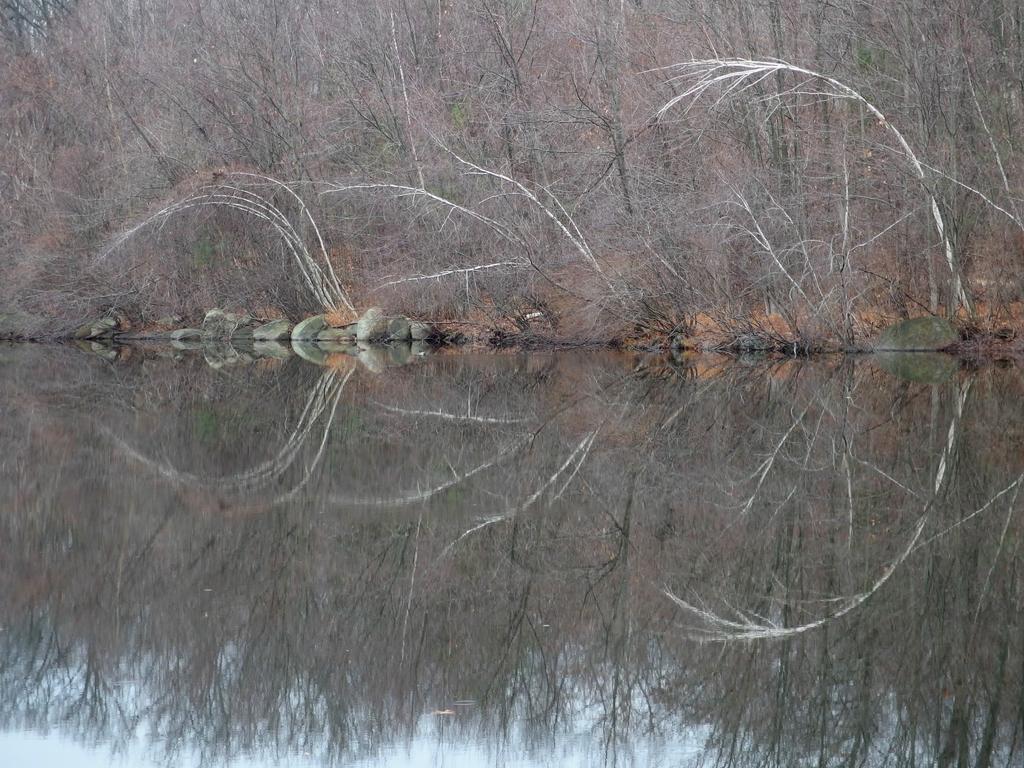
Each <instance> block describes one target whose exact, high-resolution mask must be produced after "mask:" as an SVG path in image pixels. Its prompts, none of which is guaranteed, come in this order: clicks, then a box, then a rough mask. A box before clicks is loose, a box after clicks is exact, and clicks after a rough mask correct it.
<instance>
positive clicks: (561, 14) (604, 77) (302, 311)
mask: <svg viewBox="0 0 1024 768" xmlns="http://www.w3.org/2000/svg"><path fill="white" fill-rule="evenodd" d="M16 5H17V7H18V8H19V13H20V15H16V16H12V15H10V14H6V15H5V14H0V35H2V36H3V37H4V38H5V44H4V45H3V46H0V104H2V105H3V109H2V110H0V269H2V273H3V276H4V279H3V281H2V283H0V333H2V334H4V335H6V336H18V337H25V338H39V337H58V336H66V335H68V334H69V333H71V332H73V330H74V329H76V328H77V327H78V326H80V325H81V324H83V323H86V322H91V321H94V320H95V319H97V318H100V317H117V318H120V320H119V322H121V323H122V324H123V325H124V326H130V327H131V328H133V329H138V328H142V329H148V328H155V327H170V326H172V325H174V324H176V323H180V324H185V325H194V324H196V323H199V322H201V320H202V319H203V316H204V314H205V312H206V311H207V310H209V309H211V308H213V307H224V308H226V309H229V310H232V311H238V312H245V313H248V314H251V315H252V316H254V317H261V318H264V319H271V318H274V317H287V318H288V319H290V320H291V321H292V322H298V321H299V320H301V319H303V318H305V317H309V316H311V315H315V314H319V313H328V314H330V313H334V312H338V313H351V312H356V311H362V310H364V309H366V308H368V307H373V306H381V307H383V308H384V309H385V310H386V311H388V312H390V313H395V314H402V315H405V316H408V317H414V318H418V319H424V320H427V321H430V322H432V323H434V324H435V325H437V326H439V327H445V328H451V329H453V330H456V331H458V332H461V333H463V334H464V335H465V336H467V337H468V338H472V339H482V340H486V339H495V340H497V341H499V342H500V343H503V344H508V343H534V344H535V343H539V342H538V340H547V341H558V342H560V343H569V344H573V343H583V342H594V341H600V342H609V343H611V342H614V343H621V344H627V345H636V346H644V345H647V346H664V347H669V346H671V345H672V344H673V343H675V344H677V345H679V344H682V345H685V344H690V343H692V344H696V345H700V346H706V347H715V348H718V347H734V348H736V349H741V350H742V349H744V348H747V347H757V348H765V347H767V348H769V349H772V350H776V351H780V352H785V353H788V354H804V353H811V352H815V351H822V350H829V349H854V348H859V347H861V346H862V345H864V344H866V343H867V342H869V341H870V339H871V338H872V336H873V334H874V333H876V332H877V329H878V328H880V327H882V326H884V325H885V324H887V323H888V322H889V321H891V320H894V319H898V318H902V317H909V316H920V315H925V314H934V315H938V316H947V317H951V318H955V319H956V320H957V322H958V324H959V326H960V327H961V328H962V330H963V336H964V340H966V341H968V342H970V343H974V344H975V346H977V347H978V348H979V349H984V348H985V347H986V346H991V345H993V344H996V345H998V344H1003V345H1004V346H1007V345H1009V346H1012V345H1013V342H1012V340H1010V341H1007V340H1006V339H1002V338H1001V336H1004V337H1005V336H1008V335H1011V336H1012V335H1013V334H1014V333H1015V332H1016V330H1018V329H1020V328H1021V327H1022V325H1021V324H1020V323H1019V322H1018V320H1019V317H1018V315H1019V312H1018V307H1019V303H1020V301H1021V298H1022V296H1021V291H1020V285H1021V278H1022V276H1024V256H1022V254H1024V251H1022V244H1024V218H1022V216H1021V213H1020V211H1021V202H1020V201H1021V200H1024V188H1022V186H1021V184H1022V179H1024V162H1022V157H1024V155H1022V154H1021V151H1020V150H1021V147H1020V146H1019V144H1020V136H1019V132H1018V131H1016V129H1015V126H1017V125H1020V124H1021V122H1022V118H1024V102H1022V101H1021V99H1020V98H1019V93H1020V92H1021V91H1022V90H1024V55H1022V52H1024V42H1022V41H1024V19H1022V18H1021V16H1020V15H1019V14H1017V13H1015V12H1011V10H1009V9H1008V8H1004V7H1003V4H998V3H995V4H993V3H987V2H981V1H980V0H977V1H976V2H975V1H973V0H972V2H969V3H967V5H966V6H965V5H964V4H963V3H962V2H957V3H952V2H951V0H950V2H946V1H945V0H941V1H940V2H939V3H932V2H929V3H925V2H923V0H922V1H921V2H918V0H913V1H911V2H901V3H887V4H877V5H876V6H872V7H870V8H868V7H861V6H857V8H856V9H853V8H852V6H851V7H847V6H846V4H843V3H838V4H828V5H825V6H823V5H822V4H820V3H818V2H812V0H770V2H767V3H762V4H757V5H754V6H752V5H751V4H750V3H749V2H746V1H745V0H727V2H722V3H713V4H707V3H694V2H690V1H689V0H654V1H653V2H645V3H642V4H631V3H620V4H616V3H608V4H578V3H570V2H562V0H550V1H542V0H525V2H521V1H520V0H516V2H505V1H504V0H495V1H494V2H491V0H488V2H487V3H486V4H485V7H483V8H481V7H478V6H476V5H470V6H464V5H463V4H460V3H458V2H449V1H448V0H446V2H442V3H438V4H436V5H432V4H421V5H420V6H417V7H415V8H413V7H411V6H407V5H402V6H401V7H399V6H398V5H397V4H395V3H389V2H383V1H381V2H371V3H365V2H361V3H354V2H349V1H348V0H338V1H337V2H334V3H316V4H314V3H306V2H298V3H294V2H287V3H286V2H283V0H257V1H256V2H251V0H246V2H241V0H213V1H212V2H209V3H202V4H198V5H197V4H195V3H186V2H179V1H178V0H169V1H168V2H164V3H159V4H152V3H146V4H141V3H140V4H133V3H129V4H127V5H124V6H123V7H121V6H119V7H117V8H114V7H113V6H110V4H108V3H100V2H98V1H97V0H78V2H69V3H63V4H61V10H60V11H54V10H53V7H52V4H39V3H34V2H31V0H25V2H20V3H17V4H16ZM44 5H45V6H46V8H44ZM33 9H35V10H33ZM40 9H42V10H40ZM47 9H48V10H47ZM36 12H38V14H42V15H38V14H37V15H33V13H36ZM950 18H956V19H960V20H961V21H962V23H959V24H955V25H953V24H949V23H948V19H950ZM26 19H27V20H28V21H26ZM33 20H34V22H35V23H29V22H31V21H33ZM723 51H728V52H729V54H728V55H726V54H723V53H722V52H723ZM951 52H952V53H951ZM979 340H981V341H979Z"/></svg>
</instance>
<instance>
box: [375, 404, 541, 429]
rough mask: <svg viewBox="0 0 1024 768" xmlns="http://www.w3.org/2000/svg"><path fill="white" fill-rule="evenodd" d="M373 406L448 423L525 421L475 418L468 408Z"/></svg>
mask: <svg viewBox="0 0 1024 768" xmlns="http://www.w3.org/2000/svg"><path fill="white" fill-rule="evenodd" d="M374 405H376V406H377V407H379V408H383V409H384V410H385V411H391V412H392V413H399V414H401V415H403V416H431V417H434V418H438V419H447V420H448V421H476V422H479V423H481V424H522V423H523V422H524V421H526V419H509V418H503V417H500V416H476V415H474V414H473V412H472V410H471V409H470V408H469V407H468V406H467V408H466V413H451V412H449V411H420V410H412V409H410V408H397V407H395V406H393V405H386V404H385V403H378V402H374Z"/></svg>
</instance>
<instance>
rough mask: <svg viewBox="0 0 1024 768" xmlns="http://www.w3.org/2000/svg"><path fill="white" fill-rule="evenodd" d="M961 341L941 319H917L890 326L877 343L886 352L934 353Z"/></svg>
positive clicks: (949, 325)
mask: <svg viewBox="0 0 1024 768" xmlns="http://www.w3.org/2000/svg"><path fill="white" fill-rule="evenodd" d="M958 341H960V334H958V333H957V332H956V329H955V328H954V327H953V326H952V324H950V322H949V321H948V320H943V319H942V318H941V317H915V318H914V319H913V320H904V321H903V322H902V323H896V324H895V325H890V326H889V327H888V328H886V329H885V330H884V331H882V335H881V336H879V337H878V341H876V342H875V349H877V350H880V351H886V352H934V351H936V350H939V349H943V348H944V347H948V346H949V345H950V344H955V343H956V342H958Z"/></svg>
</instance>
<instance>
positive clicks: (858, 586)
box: [0, 346, 1024, 768]
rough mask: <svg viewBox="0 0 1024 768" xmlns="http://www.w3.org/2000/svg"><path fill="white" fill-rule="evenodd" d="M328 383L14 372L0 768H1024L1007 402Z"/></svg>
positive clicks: (376, 374)
mask: <svg viewBox="0 0 1024 768" xmlns="http://www.w3.org/2000/svg"><path fill="white" fill-rule="evenodd" d="M325 362H326V363H327V365H326V366H316V365H313V364H311V363H309V362H307V361H305V360H302V359H299V358H297V357H291V358H289V359H284V360H263V361H257V362H245V360H236V361H234V364H232V365H225V366H222V367H220V368H214V367H211V366H210V365H208V364H207V361H206V359H205V358H204V356H203V355H202V354H201V353H189V352H174V351H172V350H167V349H160V348H153V349H143V348H133V349H126V350H122V351H121V353H120V357H119V359H117V360H108V359H104V358H103V357H101V356H98V355H90V354H87V353H85V352H83V351H81V350H78V349H75V348H65V347H56V348H48V347H36V346H21V347H3V348H0V391H2V393H3V396H2V398H0V542H2V551H3V554H2V557H0V763H2V764H3V765H17V766H22V765H24V766H35V765H55V766H56V765H60V766H71V767H72V768H75V767H79V768H80V767H84V766H107V765H126V766H128V765H130V766H179V765H204V766H205V765H210V766H214V765H230V766H233V767H236V768H241V767H243V766H246V767H248V766H271V765H283V766H321V765H346V766H364V765H367V766H368V765H396V766H435V765H438V766H460V767H461V766H481V765H484V766H488V765H493V766H523V767H524V768H527V767H535V766H563V765H566V766H594V765H617V766H737V767H738V766H800V765H808V766H810V765H814V766H840V765H857V766H861V765H863V766H910V765H918V766H921V765H949V766H1003V765H1020V764H1021V759H1022V758H1021V756H1022V754H1024V743H1022V741H1024V732H1022V727H1024V648H1022V645H1024V632H1022V630H1024V621H1022V618H1021V608H1022V596H1024V574H1022V560H1021V557H1020V555H1021V552H1020V550H1021V545H1022V541H1024V525H1022V513H1021V511H1020V507H1021V506H1024V498H1020V490H1021V487H1022V486H1024V451H1022V449H1024V399H1022V397H1021V395H1022V393H1024V382H1022V380H1021V375H1020V373H1019V372H1018V371H1017V370H1015V369H1012V368H1010V369H1006V368H998V367H988V368H984V369H982V370H977V371H968V370H959V371H949V372H948V373H949V375H948V377H946V378H945V380H943V381H940V383H934V384H933V383H921V382H914V381H907V380H903V379H900V378H897V377H896V376H894V375H892V374H891V373H890V372H889V371H890V370H894V367H893V365H891V364H887V365H885V366H884V367H883V366H882V365H880V364H879V362H880V361H876V360H873V359H872V358H859V359H846V360H839V359H835V360H823V361H817V362H811V363H795V362H787V363H782V364H770V363H766V362H764V361H761V362H756V361H729V360H724V359H714V358H695V359H692V360H686V361H678V362H676V363H666V362H657V361H653V360H643V359H640V358H635V357H628V356H623V355H615V354H611V353H595V352H585V353H549V354H530V355H526V354H516V355H503V356H487V355H469V354H465V355H435V356H431V357H427V358H424V359H419V360H415V361H413V362H412V363H410V364H406V365H402V366H397V365H392V364H391V363H389V361H388V360H387V359H383V358H382V359H381V360H380V361H378V362H379V364H374V365H371V366H367V365H364V364H362V363H359V362H358V361H356V360H355V359H354V358H352V357H348V356H346V355H335V356H331V357H329V358H327V360H326V361H325ZM392 362H393V361H392ZM402 362H405V361H404V360H403V361H402ZM940 367H941V366H940ZM887 369H888V370H887ZM897 370H904V369H899V368H897ZM942 378H943V377H941V376H940V377H936V376H933V375H930V376H929V380H935V381H938V380H939V379H942Z"/></svg>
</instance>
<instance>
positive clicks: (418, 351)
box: [409, 341, 434, 357]
mask: <svg viewBox="0 0 1024 768" xmlns="http://www.w3.org/2000/svg"><path fill="white" fill-rule="evenodd" d="M409 351H410V352H411V353H412V355H413V357H426V356H427V355H430V354H433V352H434V348H433V347H432V346H430V344H429V343H427V342H425V341H414V342H413V343H412V345H411V346H410V347H409Z"/></svg>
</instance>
